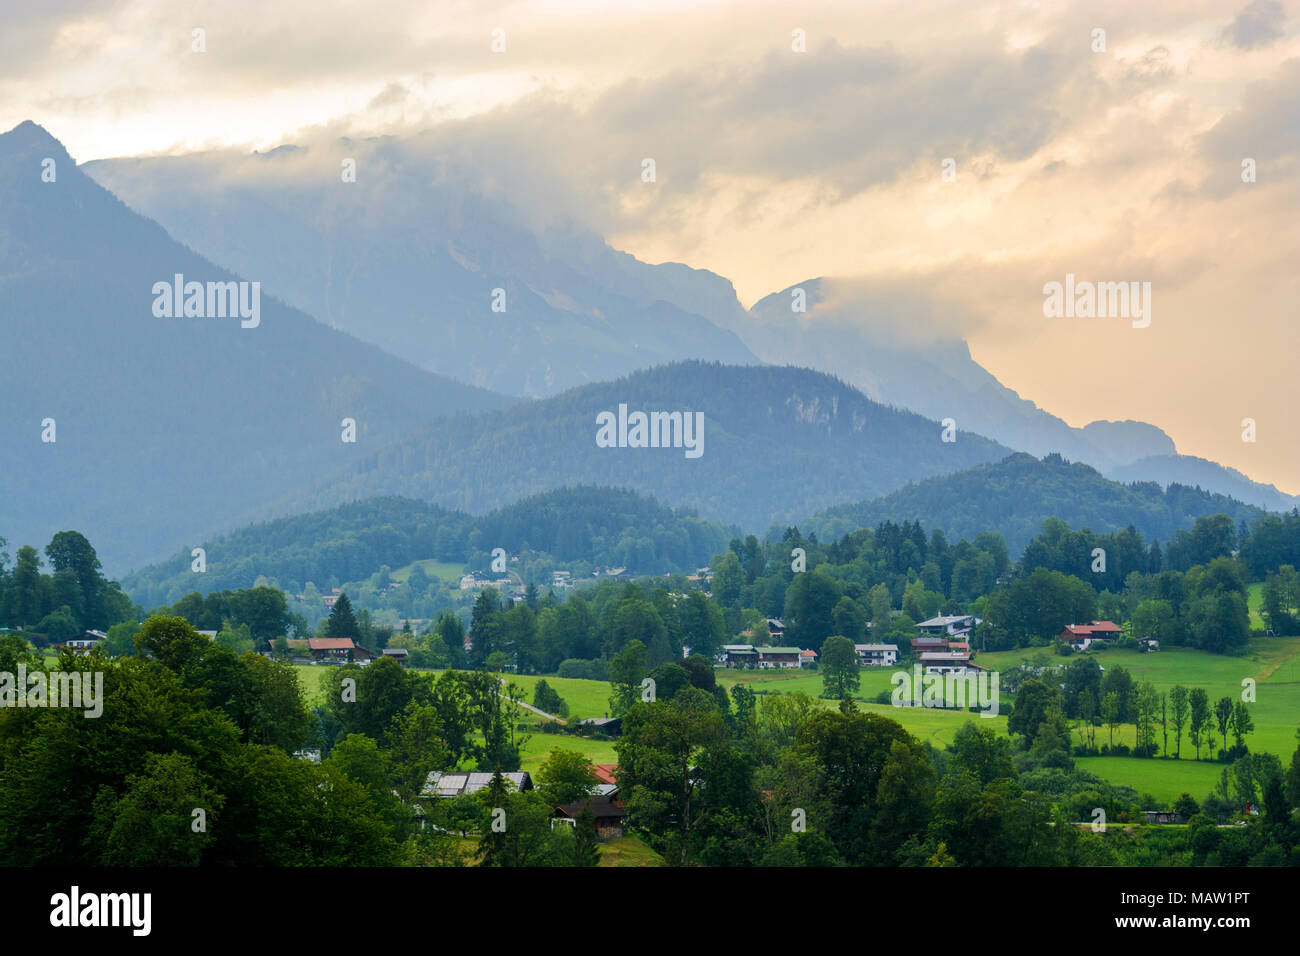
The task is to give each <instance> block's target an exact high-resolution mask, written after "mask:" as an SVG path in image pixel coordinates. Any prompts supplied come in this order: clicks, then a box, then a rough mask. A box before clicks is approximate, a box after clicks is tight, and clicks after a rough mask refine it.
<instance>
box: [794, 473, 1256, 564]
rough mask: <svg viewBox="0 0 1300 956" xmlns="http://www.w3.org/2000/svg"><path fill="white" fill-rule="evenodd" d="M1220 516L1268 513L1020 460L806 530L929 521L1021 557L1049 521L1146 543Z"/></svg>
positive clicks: (914, 487)
mask: <svg viewBox="0 0 1300 956" xmlns="http://www.w3.org/2000/svg"><path fill="white" fill-rule="evenodd" d="M1218 513H1223V514H1227V515H1230V516H1231V517H1232V518H1233V519H1234V520H1235V521H1238V522H1239V521H1243V520H1251V519H1254V518H1257V517H1259V515H1260V514H1261V513H1262V512H1261V511H1260V509H1259V508H1256V507H1254V506H1253V505H1247V504H1242V503H1241V502H1240V501H1234V500H1233V499H1232V498H1227V497H1224V496H1223V495H1216V494H1211V493H1209V492H1207V491H1202V490H1201V489H1199V488H1188V487H1186V486H1183V485H1170V486H1169V488H1168V489H1162V488H1161V487H1160V486H1159V485H1157V484H1156V483H1154V482H1136V483H1133V484H1127V485H1126V484H1121V483H1119V482H1115V481H1111V480H1109V479H1107V478H1104V477H1102V475H1101V474H1099V473H1098V472H1097V471H1096V470H1094V469H1093V468H1091V467H1089V466H1088V465H1085V464H1082V463H1079V462H1073V463H1071V462H1068V461H1065V460H1064V459H1062V458H1061V457H1060V456H1059V455H1048V456H1047V457H1045V458H1043V459H1042V460H1041V461H1040V460H1039V459H1037V458H1035V457H1034V456H1032V455H1028V454H1023V453H1021V454H1016V455H1011V456H1009V457H1007V458H1005V459H1003V460H1002V461H998V462H993V463H989V464H982V465H977V466H975V467H973V468H970V469H968V470H966V471H961V472H958V473H956V474H952V475H945V476H942V477H938V478H932V479H929V480H928V481H921V482H917V483H916V484H911V485H908V486H907V487H905V488H901V489H899V490H898V491H895V492H892V493H891V494H888V495H885V496H883V497H880V498H877V499H874V500H872V501H863V502H858V503H856V504H849V505H840V506H837V507H833V508H828V509H826V510H825V511H823V512H821V513H820V514H818V515H816V516H815V517H813V518H812V519H809V520H807V521H804V522H801V526H802V527H804V528H806V529H808V530H811V531H815V532H816V533H817V535H818V537H821V538H823V539H828V538H834V537H838V536H839V535H842V534H846V533H847V532H849V531H852V530H853V529H855V528H873V527H875V526H876V525H877V524H879V523H880V522H882V521H900V522H901V521H905V520H906V521H924V522H925V523H926V524H927V525H929V526H931V527H935V528H942V529H943V530H944V531H945V532H946V533H947V534H949V535H951V536H952V537H954V538H959V537H968V538H969V537H974V536H975V535H977V534H979V533H980V532H981V531H986V530H990V529H997V530H998V531H1000V532H1001V533H1002V535H1003V537H1005V538H1006V540H1007V546H1008V547H1009V548H1010V549H1011V552H1012V553H1013V554H1018V553H1020V552H1021V551H1022V550H1024V548H1025V546H1026V545H1027V544H1028V543H1029V540H1030V538H1032V537H1033V536H1034V535H1035V534H1037V533H1038V530H1039V528H1040V527H1041V526H1042V523H1043V521H1044V520H1046V519H1047V518H1060V519H1061V520H1062V521H1065V522H1066V523H1068V524H1070V525H1071V526H1073V527H1086V528H1090V529H1092V530H1093V531H1096V532H1110V531H1118V530H1120V529H1122V528H1127V527H1129V526H1130V525H1132V526H1133V527H1134V528H1136V529H1137V531H1139V532H1140V533H1141V534H1142V535H1143V537H1145V538H1148V539H1155V540H1158V541H1169V540H1170V539H1171V538H1172V537H1173V536H1174V534H1175V532H1177V531H1179V530H1180V529H1189V528H1191V527H1192V525H1193V524H1194V523H1195V521H1196V519H1197V518H1200V517H1203V516H1206V515H1212V514H1218Z"/></svg>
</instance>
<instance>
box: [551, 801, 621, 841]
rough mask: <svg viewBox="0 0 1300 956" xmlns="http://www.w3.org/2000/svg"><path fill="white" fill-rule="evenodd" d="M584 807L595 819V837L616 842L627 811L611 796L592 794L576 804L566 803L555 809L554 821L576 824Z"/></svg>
mask: <svg viewBox="0 0 1300 956" xmlns="http://www.w3.org/2000/svg"><path fill="white" fill-rule="evenodd" d="M584 807H586V808H587V809H589V810H590V811H591V814H592V816H594V817H595V818H596V836H597V837H599V838H600V839H602V840H617V839H618V838H619V837H621V836H622V835H623V818H624V817H625V816H627V811H626V810H624V809H623V804H622V803H621V802H620V801H619V800H617V799H616V798H614V797H612V796H601V795H599V794H594V795H592V796H590V797H588V798H587V799H586V800H579V801H578V802H577V803H566V804H564V805H563V806H559V807H556V808H555V820H556V822H558V821H560V820H565V821H572V822H573V824H575V825H576V824H577V820H578V816H579V815H580V814H581V813H582V810H583V808H584Z"/></svg>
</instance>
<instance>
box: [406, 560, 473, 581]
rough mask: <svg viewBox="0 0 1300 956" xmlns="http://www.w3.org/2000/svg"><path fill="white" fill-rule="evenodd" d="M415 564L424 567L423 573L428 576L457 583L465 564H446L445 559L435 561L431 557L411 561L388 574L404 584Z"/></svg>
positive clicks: (463, 572)
mask: <svg viewBox="0 0 1300 956" xmlns="http://www.w3.org/2000/svg"><path fill="white" fill-rule="evenodd" d="M417 564H418V565H419V566H420V567H422V568H423V569H424V573H425V574H427V575H428V576H429V577H431V578H442V580H444V581H449V582H451V583H454V584H458V583H459V582H460V579H461V577H462V576H463V575H464V574H465V565H463V564H448V563H447V562H445V561H435V560H434V559H433V558H426V559H425V560H423V561H412V562H411V563H410V564H408V565H406V566H405V567H402V568H398V569H397V570H396V571H393V572H391V573H390V574H389V575H388V576H389V577H390V578H392V579H393V580H394V581H396V582H398V583H399V584H405V583H406V579H407V578H409V577H410V576H411V571H412V570H414V568H415V566H416V565H417Z"/></svg>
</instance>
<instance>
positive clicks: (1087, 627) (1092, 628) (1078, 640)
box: [1059, 621, 1123, 651]
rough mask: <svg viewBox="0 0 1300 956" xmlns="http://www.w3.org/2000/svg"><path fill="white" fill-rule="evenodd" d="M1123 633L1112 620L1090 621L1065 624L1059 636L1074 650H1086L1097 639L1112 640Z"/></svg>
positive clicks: (1097, 640)
mask: <svg viewBox="0 0 1300 956" xmlns="http://www.w3.org/2000/svg"><path fill="white" fill-rule="evenodd" d="M1121 633H1123V632H1122V630H1121V628H1120V627H1119V625H1118V624H1116V623H1115V622H1114V621H1090V622H1089V623H1087V624H1067V625H1065V629H1064V630H1063V631H1061V633H1060V635H1059V637H1060V639H1061V640H1062V641H1064V642H1065V643H1066V644H1069V645H1070V646H1071V647H1073V648H1074V649H1075V650H1076V651H1086V650H1087V649H1088V648H1089V647H1091V646H1092V645H1093V644H1096V643H1097V642H1099V641H1113V640H1114V639H1115V638H1117V637H1119V636H1120V634H1121Z"/></svg>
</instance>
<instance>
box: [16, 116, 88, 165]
mask: <svg viewBox="0 0 1300 956" xmlns="http://www.w3.org/2000/svg"><path fill="white" fill-rule="evenodd" d="M36 154H39V155H40V157H41V158H44V157H46V156H49V157H51V158H54V159H60V158H62V159H70V158H71V157H69V156H68V151H67V150H66V149H64V147H63V144H62V143H60V142H59V141H58V140H57V139H55V138H54V137H53V136H51V135H50V133H49V131H48V130H47V129H46V128H45V127H44V126H41V125H40V124H38V123H34V122H32V121H31V120H23V121H22V122H21V123H19V124H18V125H17V126H15V127H14V128H13V129H11V130H9V132H7V133H0V155H6V156H19V155H28V156H32V155H36Z"/></svg>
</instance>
